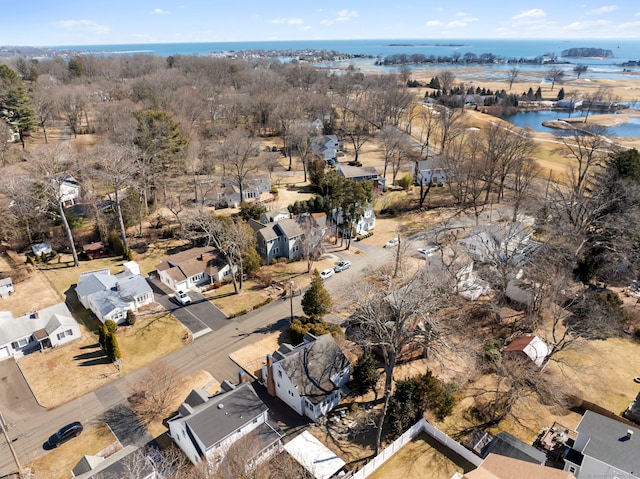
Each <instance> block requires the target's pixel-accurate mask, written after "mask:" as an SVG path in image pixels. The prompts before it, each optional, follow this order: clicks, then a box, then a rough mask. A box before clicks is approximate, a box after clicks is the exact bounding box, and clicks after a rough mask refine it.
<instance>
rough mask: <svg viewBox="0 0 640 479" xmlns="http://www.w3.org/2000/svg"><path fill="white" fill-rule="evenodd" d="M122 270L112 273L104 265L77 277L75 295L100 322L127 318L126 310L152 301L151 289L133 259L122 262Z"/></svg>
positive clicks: (134, 308) (135, 310)
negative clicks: (103, 267)
mask: <svg viewBox="0 0 640 479" xmlns="http://www.w3.org/2000/svg"><path fill="white" fill-rule="evenodd" d="M122 266H123V267H124V271H123V272H122V273H118V274H116V275H112V274H111V273H110V272H109V270H108V269H101V270H96V271H88V272H86V273H82V274H81V275H80V277H79V278H78V285H77V286H76V295H77V296H78V299H79V300H80V303H81V304H82V306H84V307H85V308H86V309H89V310H91V311H92V312H93V314H95V315H96V317H97V318H98V319H99V320H100V321H102V322H103V323H104V322H105V321H106V320H107V319H111V320H113V321H115V322H116V323H124V322H126V320H127V312H128V311H134V312H137V311H138V310H139V308H141V307H142V306H145V305H147V304H151V303H153V301H154V296H153V290H152V289H151V286H149V283H147V280H146V279H145V277H144V276H142V275H141V274H140V268H139V266H138V265H137V263H135V262H134V261H129V262H127V263H124V264H123V265H122Z"/></svg>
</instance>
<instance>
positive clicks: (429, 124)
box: [414, 105, 439, 158]
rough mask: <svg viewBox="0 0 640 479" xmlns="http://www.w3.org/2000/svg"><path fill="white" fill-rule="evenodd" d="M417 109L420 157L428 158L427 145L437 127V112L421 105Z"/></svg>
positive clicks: (428, 106)
mask: <svg viewBox="0 0 640 479" xmlns="http://www.w3.org/2000/svg"><path fill="white" fill-rule="evenodd" d="M419 108H420V114H419V115H418V141H419V142H420V155H425V157H426V158H428V157H429V151H430V150H429V145H430V142H431V139H432V138H433V136H434V134H435V131H436V128H437V125H438V115H439V111H438V110H437V109H435V108H433V107H432V106H431V105H421V106H420V107H419ZM414 131H415V130H414ZM425 152H426V153H425Z"/></svg>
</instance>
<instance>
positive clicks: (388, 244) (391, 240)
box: [383, 237, 400, 248]
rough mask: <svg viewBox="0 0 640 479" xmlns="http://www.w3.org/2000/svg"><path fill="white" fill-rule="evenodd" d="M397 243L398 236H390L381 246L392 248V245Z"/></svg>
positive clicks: (398, 241) (398, 240)
mask: <svg viewBox="0 0 640 479" xmlns="http://www.w3.org/2000/svg"><path fill="white" fill-rule="evenodd" d="M398 243H400V238H397V237H396V238H391V239H390V240H389V241H387V242H386V243H385V245H384V246H383V247H384V248H393V247H394V246H396V245H397V244H398Z"/></svg>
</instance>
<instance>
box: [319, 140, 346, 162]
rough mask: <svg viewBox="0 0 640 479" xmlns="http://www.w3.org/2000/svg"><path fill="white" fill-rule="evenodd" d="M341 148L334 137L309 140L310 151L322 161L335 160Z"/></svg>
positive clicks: (338, 141)
mask: <svg viewBox="0 0 640 479" xmlns="http://www.w3.org/2000/svg"><path fill="white" fill-rule="evenodd" d="M343 147H344V145H343V143H342V141H341V140H339V139H338V137H337V136H336V135H322V136H317V137H315V138H313V139H312V140H311V151H313V154H314V155H316V156H318V157H320V158H322V159H323V160H335V159H336V157H337V156H338V152H340V151H342V148H343Z"/></svg>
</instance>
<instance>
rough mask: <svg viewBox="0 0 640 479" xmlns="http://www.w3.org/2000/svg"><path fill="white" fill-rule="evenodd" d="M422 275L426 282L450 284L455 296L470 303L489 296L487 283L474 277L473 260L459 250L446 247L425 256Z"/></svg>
mask: <svg viewBox="0 0 640 479" xmlns="http://www.w3.org/2000/svg"><path fill="white" fill-rule="evenodd" d="M424 274H425V279H426V280H427V281H428V282H434V281H435V282H438V283H440V284H446V283H451V286H452V288H453V289H454V290H455V292H456V293H457V294H459V295H460V296H462V297H463V298H466V299H468V300H470V301H475V300H476V299H478V297H480V296H485V295H487V294H489V283H487V282H486V281H484V280H482V279H480V278H477V277H476V275H475V273H474V271H473V260H472V259H471V258H470V257H469V255H468V254H467V253H465V251H463V250H462V249H461V248H454V247H451V246H447V247H445V248H443V249H439V250H437V251H435V252H434V253H433V254H432V255H431V256H426V257H425V272H424Z"/></svg>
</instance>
